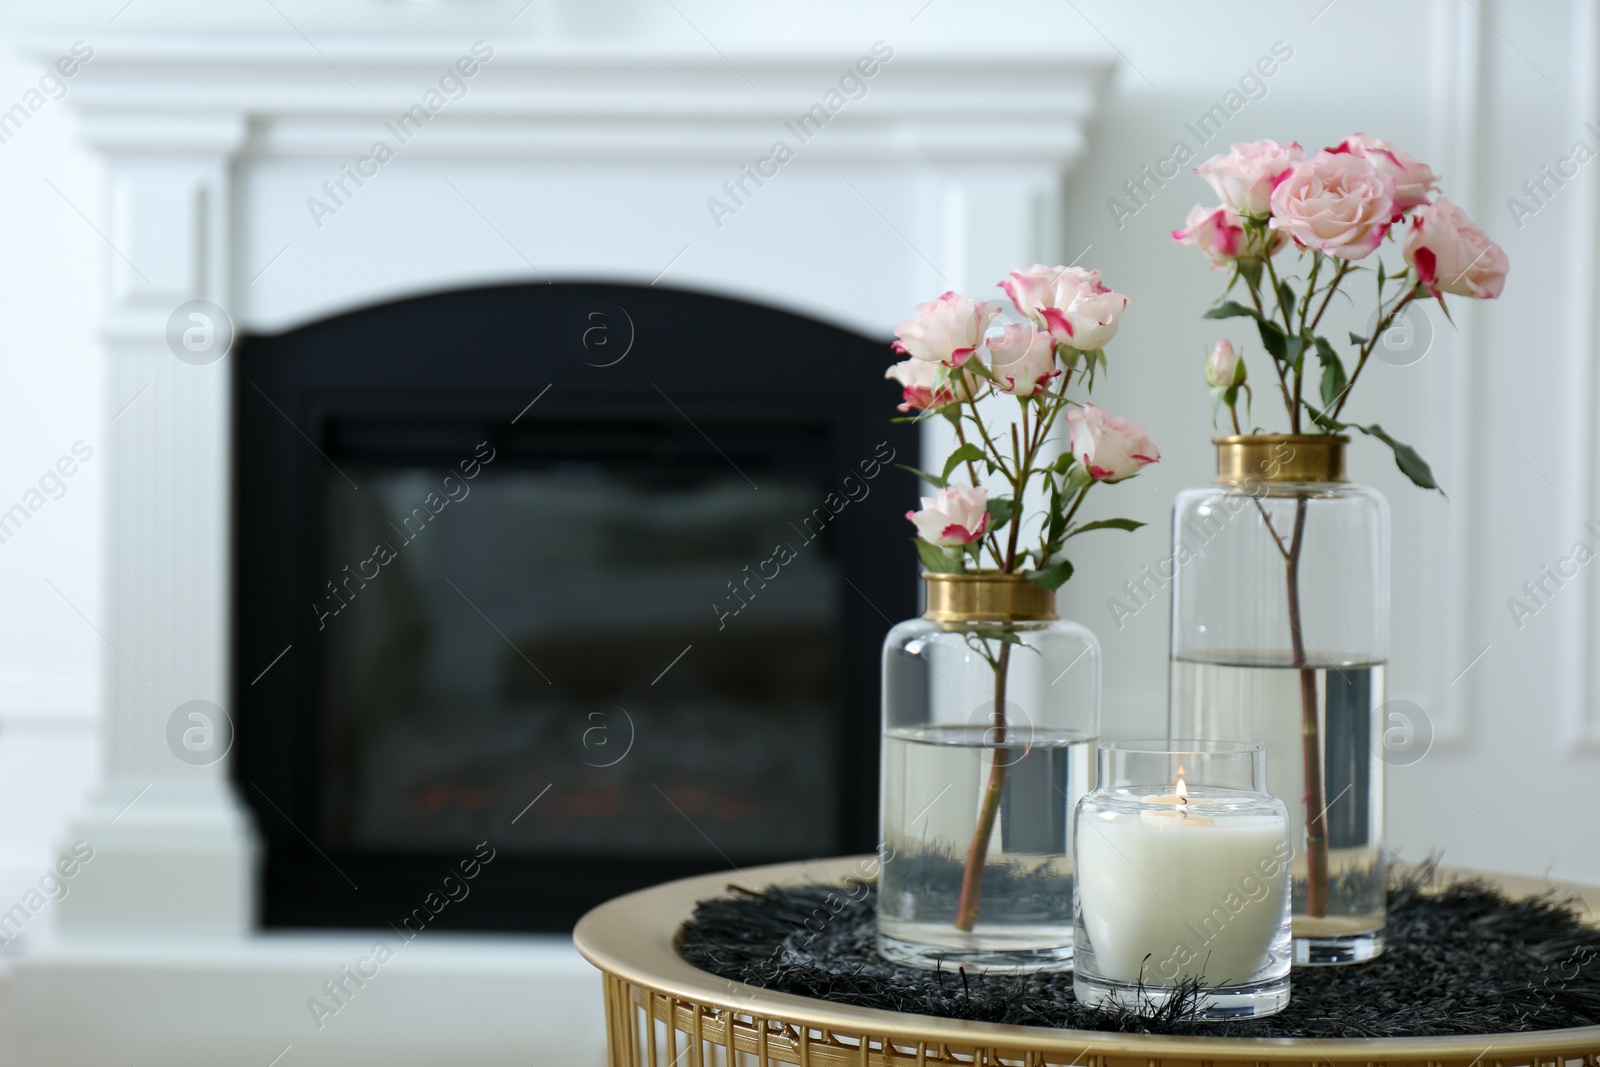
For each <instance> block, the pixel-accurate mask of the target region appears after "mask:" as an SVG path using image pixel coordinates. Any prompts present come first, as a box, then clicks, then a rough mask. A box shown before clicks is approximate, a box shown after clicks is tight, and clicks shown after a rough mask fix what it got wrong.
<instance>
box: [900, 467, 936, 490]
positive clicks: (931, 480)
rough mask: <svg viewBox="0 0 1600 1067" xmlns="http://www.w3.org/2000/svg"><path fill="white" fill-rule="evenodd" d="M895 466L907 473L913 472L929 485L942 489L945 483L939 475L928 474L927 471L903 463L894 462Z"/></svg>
mask: <svg viewBox="0 0 1600 1067" xmlns="http://www.w3.org/2000/svg"><path fill="white" fill-rule="evenodd" d="M895 466H896V467H899V468H900V469H901V470H903V471H907V472H908V473H911V474H915V475H916V476H917V477H918V478H921V479H922V480H923V481H925V482H927V483H928V484H929V485H932V486H937V487H938V488H940V489H943V488H944V487H945V485H946V482H945V480H944V479H943V478H941V477H939V476H938V475H937V474H929V473H928V472H927V471H920V470H918V469H917V468H915V467H908V466H906V465H905V464H904V463H896V464H895Z"/></svg>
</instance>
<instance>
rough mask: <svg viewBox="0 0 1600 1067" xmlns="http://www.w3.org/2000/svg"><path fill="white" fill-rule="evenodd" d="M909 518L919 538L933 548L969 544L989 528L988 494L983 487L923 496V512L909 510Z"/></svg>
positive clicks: (951, 487)
mask: <svg viewBox="0 0 1600 1067" xmlns="http://www.w3.org/2000/svg"><path fill="white" fill-rule="evenodd" d="M906 518H908V519H910V520H911V521H912V522H913V523H914V524H915V525H916V527H917V536H919V537H921V538H922V539H923V540H924V541H926V542H928V543H929V544H930V545H939V546H940V547H942V548H960V547H962V546H963V545H970V544H971V543H972V542H974V541H976V540H978V538H980V537H982V536H983V532H984V530H986V529H988V527H989V491H988V490H987V489H984V488H983V487H982V486H979V487H977V488H968V487H967V486H964V485H952V486H950V487H949V488H948V489H941V490H939V492H938V495H936V496H925V497H923V498H922V510H921V511H908V512H906Z"/></svg>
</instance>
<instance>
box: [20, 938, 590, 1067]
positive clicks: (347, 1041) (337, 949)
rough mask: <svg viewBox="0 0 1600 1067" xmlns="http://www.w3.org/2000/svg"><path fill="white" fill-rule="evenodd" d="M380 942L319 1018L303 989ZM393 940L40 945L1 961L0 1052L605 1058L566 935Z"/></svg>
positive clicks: (310, 989) (325, 1059)
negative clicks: (362, 974) (381, 957)
mask: <svg viewBox="0 0 1600 1067" xmlns="http://www.w3.org/2000/svg"><path fill="white" fill-rule="evenodd" d="M380 939H385V940H387V941H388V943H389V944H390V947H391V948H397V949H398V950H397V951H396V952H395V955H394V958H393V959H392V960H391V961H389V962H388V963H386V964H383V965H382V966H381V967H378V968H377V973H376V974H375V975H374V976H373V977H370V978H368V979H366V980H365V981H364V983H362V984H361V985H359V986H356V985H355V984H354V983H353V982H351V981H349V980H348V979H347V980H346V985H345V989H346V990H347V991H348V994H347V996H346V997H345V998H344V1001H343V1003H342V1004H341V1005H340V1006H339V1007H338V1010H337V1011H336V1012H335V1013H334V1014H331V1015H328V1014H323V1015H322V1016H321V1018H320V1020H319V1019H318V1018H316V1017H315V1016H314V1014H313V1012H312V1010H311V1008H310V1007H308V1005H307V1002H308V1001H309V1000H311V999H312V998H318V999H319V1000H321V1001H322V1002H323V1003H324V1004H325V1005H329V1004H332V1003H333V1001H332V1000H331V999H330V998H329V997H328V996H327V994H326V992H325V991H324V986H323V983H325V982H328V981H334V980H338V979H339V978H340V977H341V973H342V969H343V968H347V967H352V968H353V967H355V966H356V964H357V963H358V962H359V961H361V960H362V959H363V958H368V957H370V955H371V952H372V948H373V944H374V942H376V941H378V940H380ZM398 942H399V938H398V937H396V936H395V935H394V934H392V933H389V934H388V935H387V937H386V938H385V937H384V934H383V933H382V932H380V931H373V932H372V933H370V934H361V933H338V934H333V935H329V936H320V935H310V934H285V935H271V934H268V935H260V936H256V937H250V938H246V939H241V940H239V941H236V942H232V943H229V942H226V941H223V940H220V939H210V938H208V939H203V940H202V939H196V940H195V941H194V942H193V943H190V944H185V943H183V942H182V941H180V940H174V939H163V940H159V941H157V940H152V939H122V940H117V939H113V938H96V939H94V941H93V942H92V943H91V942H88V941H86V940H84V941H82V942H80V943H79V944H77V945H71V944H65V943H57V944H53V945H49V946H44V947H41V948H40V949H39V950H37V951H35V952H31V953H30V954H29V955H27V956H26V957H24V958H23V959H20V960H17V961H16V962H15V963H14V964H13V966H12V973H11V979H10V983H9V984H10V989H9V990H7V991H6V995H5V997H4V1002H5V1007H6V1009H7V1010H6V1012H5V1016H4V1018H3V1021H0V1062H4V1063H7V1064H13V1063H14V1064H18V1065H21V1067H56V1065H60V1067H69V1065H70V1067H101V1065H104V1067H126V1064H127V1063H128V1062H133V1063H161V1064H163V1065H165V1067H214V1065H215V1064H219V1063H241V1064H257V1065H259V1067H266V1065H267V1064H269V1063H273V1062H274V1061H275V1057H278V1056H279V1055H280V1054H283V1053H284V1050H285V1049H286V1048H287V1049H289V1052H288V1053H287V1054H286V1055H283V1058H282V1060H281V1062H280V1063H279V1067H334V1065H340V1067H349V1064H351V1063H356V1062H359V1063H383V1064H387V1065H399V1067H412V1065H415V1067H422V1065H424V1064H429V1065H432V1064H440V1063H472V1064H474V1065H498V1064H505V1065H507V1067H526V1064H527V1063H530V1062H531V1063H536V1064H547V1063H561V1064H567V1065H574V1067H601V1065H602V1064H603V1062H604V1059H605V1024H604V1009H603V1001H602V993H601V981H600V976H599V972H597V971H596V970H594V968H592V967H590V966H589V964H587V963H585V962H584V961H583V960H582V958H581V957H579V955H578V954H577V951H576V950H575V949H573V948H572V946H571V943H570V942H569V941H568V940H567V939H566V938H565V937H556V936H543V937H536V936H467V935H443V934H440V935H434V934H423V935H420V936H418V937H417V938H416V940H415V941H413V942H410V943H407V944H404V945H398V944H397V943H398ZM366 969H368V970H370V969H371V967H370V966H368V967H367V968H366ZM319 1021H320V1027H319V1025H318V1023H319Z"/></svg>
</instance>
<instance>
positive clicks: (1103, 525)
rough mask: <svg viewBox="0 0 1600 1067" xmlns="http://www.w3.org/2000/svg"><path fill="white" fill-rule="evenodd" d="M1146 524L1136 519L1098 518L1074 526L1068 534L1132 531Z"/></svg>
mask: <svg viewBox="0 0 1600 1067" xmlns="http://www.w3.org/2000/svg"><path fill="white" fill-rule="evenodd" d="M1144 525H1146V524H1145V523H1142V522H1138V521H1136V520H1134V519H1096V520H1095V521H1094V522H1086V523H1084V524H1083V525H1082V526H1075V527H1073V529H1072V532H1071V533H1069V534H1068V535H1067V536H1068V537H1077V536H1078V535H1079V534H1081V533H1088V532H1089V531H1090V530H1126V531H1128V532H1129V533H1132V532H1133V531H1135V530H1137V529H1138V528H1139V527H1141V526H1144Z"/></svg>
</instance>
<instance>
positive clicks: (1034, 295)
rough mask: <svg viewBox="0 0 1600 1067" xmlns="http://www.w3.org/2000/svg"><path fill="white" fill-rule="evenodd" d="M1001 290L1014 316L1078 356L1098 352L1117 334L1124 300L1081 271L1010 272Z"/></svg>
mask: <svg viewBox="0 0 1600 1067" xmlns="http://www.w3.org/2000/svg"><path fill="white" fill-rule="evenodd" d="M1000 288H1001V289H1003V290H1004V291H1005V294H1006V295H1007V296H1009V297H1010V298H1011V302H1012V303H1013V304H1015V305H1016V307H1017V311H1018V312H1020V313H1021V314H1022V315H1024V316H1025V317H1026V318H1027V319H1028V321H1030V322H1032V323H1033V324H1034V325H1035V326H1037V327H1039V328H1040V329H1042V330H1048V331H1049V332H1050V336H1051V337H1053V338H1055V341H1056V344H1058V345H1065V346H1066V347H1068V348H1075V349H1077V350H1078V351H1080V352H1097V351H1099V350H1100V349H1102V348H1104V347H1105V346H1106V343H1107V342H1108V341H1110V340H1111V339H1112V338H1113V337H1115V336H1116V334H1117V323H1118V320H1119V319H1121V317H1122V312H1123V309H1124V308H1126V307H1127V306H1128V298H1127V297H1126V296H1123V295H1122V294H1121V293H1117V292H1113V291H1112V290H1110V289H1107V288H1106V287H1105V285H1104V284H1103V283H1102V282H1101V281H1100V272H1099V271H1097V270H1084V269H1083V268H1082V267H1046V266H1042V265H1039V264H1035V265H1034V266H1032V267H1030V268H1028V269H1027V270H1014V271H1012V272H1011V273H1010V275H1008V276H1007V277H1006V278H1005V279H1004V280H1003V281H1001V282H1000Z"/></svg>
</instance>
